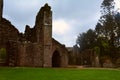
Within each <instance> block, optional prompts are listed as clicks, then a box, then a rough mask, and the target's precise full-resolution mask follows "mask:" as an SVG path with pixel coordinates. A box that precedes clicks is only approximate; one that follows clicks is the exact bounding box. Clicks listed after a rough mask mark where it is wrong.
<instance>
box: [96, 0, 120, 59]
mask: <svg viewBox="0 0 120 80" xmlns="http://www.w3.org/2000/svg"><path fill="white" fill-rule="evenodd" d="M114 4H115V3H114V0H104V1H103V3H102V5H101V9H102V10H101V14H102V15H101V17H100V19H99V22H98V23H97V25H96V28H95V31H96V34H97V36H98V42H100V43H102V45H101V46H100V45H99V46H100V48H101V50H103V51H104V54H102V53H101V54H102V56H103V55H107V56H110V57H111V58H112V60H113V61H114V60H115V59H116V57H117V55H118V51H117V50H118V47H119V45H120V36H119V35H120V22H118V21H120V16H119V15H116V11H115V10H114ZM100 38H102V39H100ZM100 40H101V41H100ZM101 52H102V51H101Z"/></svg>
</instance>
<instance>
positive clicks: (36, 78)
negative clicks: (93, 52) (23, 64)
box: [0, 68, 120, 80]
mask: <svg viewBox="0 0 120 80" xmlns="http://www.w3.org/2000/svg"><path fill="white" fill-rule="evenodd" d="M0 80H120V70H112V69H111V70H110V69H70V68H65V69H62V68H60V69H58V68H0Z"/></svg>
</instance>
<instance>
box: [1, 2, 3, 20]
mask: <svg viewBox="0 0 120 80" xmlns="http://www.w3.org/2000/svg"><path fill="white" fill-rule="evenodd" d="M2 13H3V0H0V21H1V20H2Z"/></svg>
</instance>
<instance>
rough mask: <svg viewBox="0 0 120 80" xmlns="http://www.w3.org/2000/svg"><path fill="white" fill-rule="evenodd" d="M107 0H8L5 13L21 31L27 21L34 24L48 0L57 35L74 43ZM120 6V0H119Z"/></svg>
mask: <svg viewBox="0 0 120 80" xmlns="http://www.w3.org/2000/svg"><path fill="white" fill-rule="evenodd" d="M102 1H103V0H4V12H3V16H4V17H5V18H7V19H8V20H10V21H11V23H12V24H13V25H15V26H16V27H17V28H18V29H19V31H20V32H24V29H25V25H30V26H31V27H33V26H34V23H35V17H36V14H37V12H38V11H39V9H40V8H41V7H42V6H44V4H45V3H48V4H49V5H50V6H51V7H52V11H53V37H54V38H55V39H56V40H58V41H59V42H61V43H62V44H65V45H66V46H73V45H74V44H75V43H76V38H77V36H78V34H79V33H82V32H85V31H86V30H88V29H89V28H92V29H94V27H95V25H96V23H97V21H98V19H99V17H100V6H101V3H102ZM115 1H116V3H117V4H116V6H117V7H119V8H120V0H115Z"/></svg>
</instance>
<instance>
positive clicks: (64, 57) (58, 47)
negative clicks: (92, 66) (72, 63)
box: [52, 39, 68, 67]
mask: <svg viewBox="0 0 120 80" xmlns="http://www.w3.org/2000/svg"><path fill="white" fill-rule="evenodd" d="M54 51H58V52H59V53H60V56H61V67H67V66H68V50H67V49H66V47H65V45H62V44H60V43H59V42H58V41H56V40H55V39H53V40H52V53H54Z"/></svg>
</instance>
